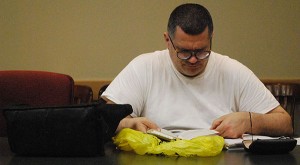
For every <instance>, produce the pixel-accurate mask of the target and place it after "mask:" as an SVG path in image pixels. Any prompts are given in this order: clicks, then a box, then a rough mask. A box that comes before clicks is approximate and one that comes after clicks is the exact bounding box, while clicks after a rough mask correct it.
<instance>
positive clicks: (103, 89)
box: [98, 84, 109, 102]
mask: <svg viewBox="0 0 300 165" xmlns="http://www.w3.org/2000/svg"><path fill="white" fill-rule="evenodd" d="M108 86H109V84H105V85H103V86H102V87H101V88H100V89H99V92H98V101H99V102H106V101H105V100H104V99H102V98H101V95H102V93H103V92H104V91H105V90H106V88H107V87H108Z"/></svg>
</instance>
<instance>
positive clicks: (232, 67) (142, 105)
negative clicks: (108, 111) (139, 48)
mask: <svg viewBox="0 0 300 165" xmlns="http://www.w3.org/2000/svg"><path fill="white" fill-rule="evenodd" d="M103 96H105V97H107V98H108V99H110V100H111V101H113V102H115V103H117V104H131V105H132V107H133V113H132V114H131V115H132V116H133V117H140V116H143V117H147V118H148V119H150V120H151V121H153V122H155V123H156V124H157V125H158V126H159V127H161V128H165V129H197V128H210V127H211V124H212V122H213V120H214V119H216V118H218V117H220V116H223V115H226V114H229V113H231V112H238V111H250V112H257V113H267V112H269V111H270V110H272V109H274V108H275V107H277V106H278V105H279V103H278V101H277V100H276V99H275V98H274V97H273V95H272V94H271V93H270V92H269V90H268V89H267V88H265V86H264V84H263V83H262V82H261V81H260V80H259V79H258V78H257V77H256V76H255V75H254V74H253V72H252V71H251V70H250V69H248V68H247V67H245V66H244V65H242V64H241V63H239V62H238V61H236V60H233V59H231V58H229V57H227V56H223V55H220V54H217V53H215V52H212V53H211V55H210V57H209V60H208V63H207V66H206V69H205V71H204V72H203V73H202V74H201V75H199V76H197V77H194V78H189V77H186V76H183V75H182V74H181V73H180V72H178V71H177V70H176V68H175V66H174V65H173V63H172V61H171V58H170V55H169V51H168V50H163V51H156V52H153V53H148V54H143V55H140V56H138V57H136V58H135V59H134V60H132V61H131V62H130V63H129V64H128V65H127V66H126V67H125V68H124V69H123V70H122V71H121V72H120V73H119V75H118V76H117V77H116V78H115V79H114V80H113V81H112V82H111V84H110V85H109V87H108V88H107V89H106V91H105V92H104V93H103Z"/></svg>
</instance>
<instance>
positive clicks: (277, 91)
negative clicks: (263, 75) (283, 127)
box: [265, 83, 300, 128]
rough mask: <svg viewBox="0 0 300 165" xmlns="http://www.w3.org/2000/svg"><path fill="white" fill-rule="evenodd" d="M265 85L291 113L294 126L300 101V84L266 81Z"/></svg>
mask: <svg viewBox="0 0 300 165" xmlns="http://www.w3.org/2000/svg"><path fill="white" fill-rule="evenodd" d="M265 86H266V87H267V88H268V89H269V90H270V91H271V93H272V94H273V95H274V97H275V98H276V99H277V100H278V101H279V103H280V105H281V106H282V107H283V108H284V109H285V110H286V111H287V112H288V113H289V114H290V115H291V118H292V122H293V127H294V126H295V125H294V124H295V110H296V104H297V102H299V101H300V84H293V83H265ZM294 128H295V127H294Z"/></svg>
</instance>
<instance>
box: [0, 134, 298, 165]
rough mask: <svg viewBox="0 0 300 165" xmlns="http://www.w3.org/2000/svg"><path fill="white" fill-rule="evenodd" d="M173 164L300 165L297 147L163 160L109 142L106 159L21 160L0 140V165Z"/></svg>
mask: <svg viewBox="0 0 300 165" xmlns="http://www.w3.org/2000/svg"><path fill="white" fill-rule="evenodd" d="M23 164H24V165H28V164H31V165H34V164H43V165H48V164H49V165H55V164H59V165H65V164H68V165H69V164H70V165H82V164H85V165H90V164H91V165H93V164H95V165H99V164H105V165H127V164H130V165H139V164H142V165H154V164H164V165H168V164H170V165H174V164H188V165H190V164H191V165H193V164H201V165H206V164H209V165H213V164H218V165H223V164H226V165H231V164H247V165H252V164H255V165H259V164H271V165H277V164H278V165H279V164H285V165H286V164H288V165H296V164H300V146H296V148H295V149H294V150H293V151H292V152H290V153H288V154H279V155H254V154H250V153H247V152H245V151H244V150H242V149H240V150H224V151H222V152H221V153H220V154H219V155H217V156H214V157H166V156H155V155H137V154H135V153H132V152H126V151H119V150H116V149H115V146H114V145H113V144H111V143H109V144H106V146H105V156H98V157H22V156H15V155H14V154H13V153H12V152H11V151H10V148H9V145H8V142H7V138H5V137H0V165H23Z"/></svg>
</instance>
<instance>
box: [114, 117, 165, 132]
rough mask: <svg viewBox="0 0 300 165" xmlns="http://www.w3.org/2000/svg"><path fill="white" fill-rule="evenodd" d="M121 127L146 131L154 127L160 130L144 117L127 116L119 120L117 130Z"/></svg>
mask: <svg viewBox="0 0 300 165" xmlns="http://www.w3.org/2000/svg"><path fill="white" fill-rule="evenodd" d="M123 128H131V129H134V130H137V131H141V132H144V133H146V132H147V130H148V129H156V130H160V129H159V127H158V126H157V125H156V124H155V123H153V122H152V121H150V120H149V119H147V118H145V117H135V118H133V117H131V116H128V117H126V118H124V119H123V120H121V122H120V123H119V126H118V128H117V132H119V131H120V130H121V129H123Z"/></svg>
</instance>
